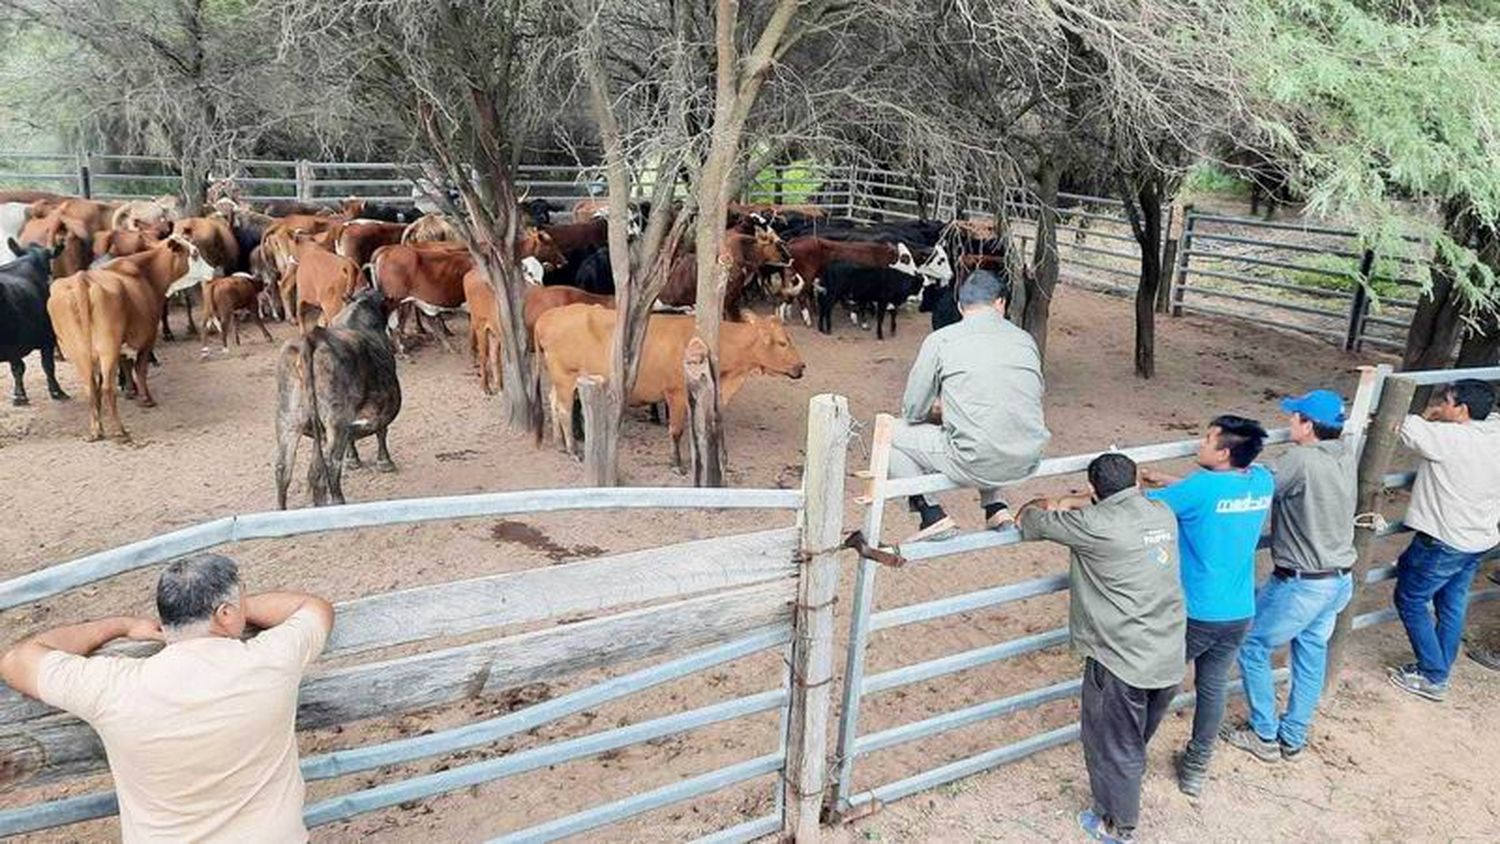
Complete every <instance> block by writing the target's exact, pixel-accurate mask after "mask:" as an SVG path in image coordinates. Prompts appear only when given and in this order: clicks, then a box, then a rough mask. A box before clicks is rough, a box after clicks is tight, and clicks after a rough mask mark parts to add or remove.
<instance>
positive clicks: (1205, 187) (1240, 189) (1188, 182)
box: [1181, 161, 1250, 198]
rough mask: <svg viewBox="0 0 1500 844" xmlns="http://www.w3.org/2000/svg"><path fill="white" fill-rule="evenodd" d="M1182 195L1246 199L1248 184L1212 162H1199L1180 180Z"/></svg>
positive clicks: (1248, 191)
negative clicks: (1207, 195) (1209, 195)
mask: <svg viewBox="0 0 1500 844" xmlns="http://www.w3.org/2000/svg"><path fill="white" fill-rule="evenodd" d="M1181 190H1182V193H1183V194H1186V195H1197V196H1202V195H1205V194H1213V195H1215V196H1233V197H1241V198H1244V197H1248V196H1249V195H1250V183H1249V182H1247V181H1245V180H1244V179H1241V178H1240V177H1238V176H1236V175H1234V174H1233V173H1231V172H1229V171H1228V170H1225V169H1224V168H1222V167H1220V166H1219V165H1217V164H1214V163H1212V162H1208V161H1205V162H1201V163H1199V164H1197V165H1196V166H1194V167H1193V169H1192V170H1189V171H1188V174H1187V177H1186V178H1184V179H1183V180H1182V189H1181Z"/></svg>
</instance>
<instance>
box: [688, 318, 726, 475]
mask: <svg viewBox="0 0 1500 844" xmlns="http://www.w3.org/2000/svg"><path fill="white" fill-rule="evenodd" d="M682 374H683V381H684V383H685V384H686V386H687V406H688V414H687V415H688V418H687V432H688V436H689V439H691V441H692V442H691V451H692V466H693V485H694V486H700V487H709V486H714V487H718V486H723V485H724V432H723V430H722V428H721V427H720V426H721V420H720V418H719V413H718V412H717V411H718V408H719V388H718V378H717V377H716V375H717V373H715V372H714V371H713V360H712V359H711V356H710V355H709V354H708V346H707V344H705V343H704V342H703V340H702V338H699V337H694V338H693V339H692V340H690V341H689V342H688V345H687V350H686V351H685V352H684V353H683V359H682Z"/></svg>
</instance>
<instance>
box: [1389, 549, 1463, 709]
mask: <svg viewBox="0 0 1500 844" xmlns="http://www.w3.org/2000/svg"><path fill="white" fill-rule="evenodd" d="M1479 557H1480V555H1479V554H1477V553H1474V554H1471V553H1469V552H1467V551H1460V550H1458V549H1457V548H1453V547H1451V546H1449V545H1446V544H1444V543H1443V542H1441V541H1440V540H1437V539H1434V538H1432V537H1430V536H1428V535H1427V534H1425V533H1419V534H1417V535H1416V536H1414V537H1412V540H1411V544H1410V545H1408V546H1406V550H1405V551H1403V552H1402V553H1401V559H1400V560H1399V561H1398V562H1397V566H1396V593H1395V596H1394V597H1395V603H1396V612H1397V613H1398V614H1399V615H1400V616H1401V624H1402V625H1404V626H1405V627H1406V638H1408V639H1410V640H1411V650H1412V653H1414V654H1415V655H1416V657H1417V670H1418V671H1420V672H1421V673H1422V676H1423V677H1426V678H1427V679H1428V681H1429V682H1433V683H1438V684H1443V683H1447V682H1448V672H1449V671H1450V670H1451V669H1452V668H1453V660H1455V659H1457V658H1458V645H1459V642H1460V641H1462V640H1463V635H1464V613H1465V612H1467V611H1468V609H1469V585H1470V584H1471V583H1472V582H1473V581H1474V571H1475V570H1476V569H1478V568H1479ZM1429 605H1430V606H1431V607H1432V608H1433V609H1435V610H1436V611H1437V623H1436V625H1434V624H1433V618H1432V613H1431V612H1429V611H1428V607H1429Z"/></svg>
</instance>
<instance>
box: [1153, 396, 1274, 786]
mask: <svg viewBox="0 0 1500 844" xmlns="http://www.w3.org/2000/svg"><path fill="white" fill-rule="evenodd" d="M1265 440H1266V431H1265V429H1264V428H1262V427H1261V426H1260V423H1259V422H1256V421H1255V420H1253V419H1245V418H1243V417H1240V416H1220V417H1219V418H1217V419H1215V420H1214V421H1213V422H1210V423H1209V426H1208V432H1207V433H1205V434H1204V435H1203V440H1202V442H1201V443H1200V444H1199V446H1198V465H1199V466H1200V467H1201V468H1200V470H1199V471H1197V472H1195V473H1193V474H1192V475H1189V476H1188V477H1186V478H1184V479H1181V480H1177V479H1175V478H1171V477H1169V476H1167V475H1163V474H1160V473H1157V472H1151V471H1144V472H1142V473H1141V478H1142V480H1144V481H1146V483H1148V484H1150V485H1153V486H1159V485H1166V484H1170V485H1169V486H1167V487H1166V488H1165V489H1161V490H1156V491H1153V492H1149V493H1147V494H1146V495H1147V497H1148V498H1152V499H1154V500H1157V501H1162V502H1164V503H1165V504H1166V505H1167V506H1168V507H1171V508H1172V511H1173V512H1174V513H1176V514H1177V526H1178V539H1179V548H1180V551H1181V559H1182V590H1183V594H1184V595H1185V596H1186V597H1187V618H1188V622H1187V659H1188V660H1189V661H1191V662H1192V663H1193V688H1194V690H1195V691H1196V692H1197V693H1198V702H1197V705H1196V708H1195V709H1194V711H1193V737H1192V739H1191V740H1190V741H1189V742H1188V745H1187V748H1186V749H1185V750H1184V751H1183V752H1182V754H1181V755H1180V756H1179V757H1178V760H1177V785H1178V787H1179V788H1181V789H1182V791H1183V793H1184V794H1188V795H1192V796H1196V795H1197V794H1199V793H1200V792H1202V790H1203V783H1204V781H1205V780H1206V779H1208V764H1209V761H1210V760H1211V759H1212V757H1213V752H1214V744H1215V743H1216V742H1217V741H1218V740H1219V725H1220V723H1221V722H1223V720H1224V704H1225V695H1226V694H1227V692H1228V686H1229V666H1230V664H1231V663H1233V662H1234V658H1235V654H1237V653H1238V652H1239V649H1240V642H1241V641H1243V640H1244V638H1245V632H1246V631H1247V630H1249V629H1250V620H1251V618H1252V617H1253V616H1254V615H1255V547H1256V545H1257V544H1258V543H1259V542H1260V532H1261V529H1262V528H1263V527H1264V526H1265V523H1266V514H1267V513H1269V512H1270V510H1271V494H1272V491H1273V490H1274V489H1275V486H1276V482H1275V481H1274V480H1273V479H1272V478H1271V473H1270V472H1268V471H1266V468H1265V467H1264V466H1259V465H1253V464H1254V463H1255V458H1256V457H1258V456H1259V455H1260V450H1261V447H1262V446H1263V445H1264V444H1265Z"/></svg>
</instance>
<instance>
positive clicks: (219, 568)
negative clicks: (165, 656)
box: [156, 554, 240, 630]
mask: <svg viewBox="0 0 1500 844" xmlns="http://www.w3.org/2000/svg"><path fill="white" fill-rule="evenodd" d="M239 590H240V569H239V566H237V565H235V564H234V560H231V559H229V558H228V557H225V556H221V555H219V554H194V555H193V556H191V557H183V558H182V559H180V560H176V561H174V562H173V563H172V564H171V565H169V566H167V567H166V569H164V570H163V571H162V573H161V577H160V578H159V579H158V580H157V581H156V612H157V614H158V615H159V616H161V626H162V628H163V629H168V630H181V629H183V628H186V627H192V626H193V625H196V624H202V623H205V622H207V621H208V620H209V619H211V618H213V614H214V610H215V609H217V608H218V607H219V605H220V604H224V603H236V602H238V601H239V599H240V595H239Z"/></svg>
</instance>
